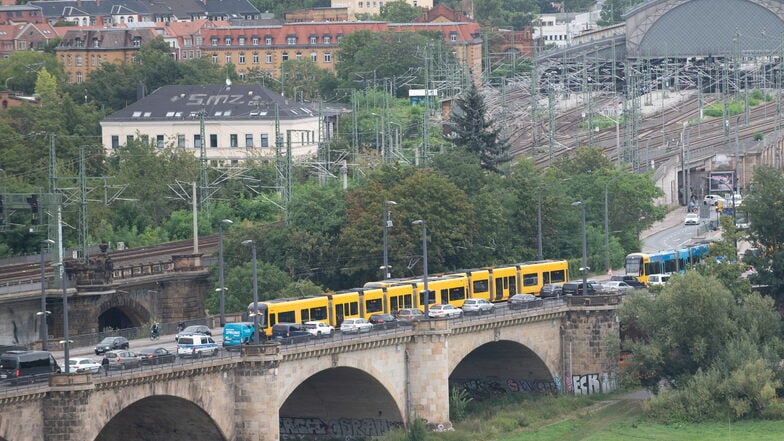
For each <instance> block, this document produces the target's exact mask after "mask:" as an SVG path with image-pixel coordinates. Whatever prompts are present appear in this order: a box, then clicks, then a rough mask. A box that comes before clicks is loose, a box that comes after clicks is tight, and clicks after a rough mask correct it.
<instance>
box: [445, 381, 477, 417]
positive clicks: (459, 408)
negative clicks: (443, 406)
mask: <svg viewBox="0 0 784 441" xmlns="http://www.w3.org/2000/svg"><path fill="white" fill-rule="evenodd" d="M472 400H473V398H471V396H470V395H469V394H468V391H467V390H465V389H462V388H457V387H454V388H452V391H451V392H450V393H449V416H450V418H451V419H452V421H453V422H455V423H457V422H460V421H462V420H463V419H464V418H465V416H466V408H467V407H468V403H470V402H471V401H472Z"/></svg>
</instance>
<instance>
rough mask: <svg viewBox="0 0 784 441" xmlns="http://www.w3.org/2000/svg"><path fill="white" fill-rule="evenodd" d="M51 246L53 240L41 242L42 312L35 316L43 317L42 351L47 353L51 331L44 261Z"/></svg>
mask: <svg viewBox="0 0 784 441" xmlns="http://www.w3.org/2000/svg"><path fill="white" fill-rule="evenodd" d="M50 245H54V241H53V240H52V239H46V240H42V241H41V311H39V312H36V313H35V315H37V316H39V317H41V350H42V351H45V350H46V348H47V347H48V346H49V329H48V328H47V326H48V324H47V323H46V319H47V318H48V316H49V314H51V313H50V312H49V311H47V310H46V261H45V260H44V249H45V248H48V247H49V246H50Z"/></svg>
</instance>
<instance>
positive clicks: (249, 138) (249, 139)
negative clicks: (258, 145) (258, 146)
mask: <svg viewBox="0 0 784 441" xmlns="http://www.w3.org/2000/svg"><path fill="white" fill-rule="evenodd" d="M245 148H249V149H250V148H253V134H252V133H246V134H245Z"/></svg>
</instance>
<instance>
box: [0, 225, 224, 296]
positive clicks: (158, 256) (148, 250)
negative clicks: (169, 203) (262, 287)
mask: <svg viewBox="0 0 784 441" xmlns="http://www.w3.org/2000/svg"><path fill="white" fill-rule="evenodd" d="M217 247H218V236H217V235H212V236H203V237H200V238H199V252H201V253H204V254H211V253H212V252H213V251H214V250H215V249H216V248H217ZM192 252H193V240H192V239H187V240H180V241H176V242H169V243H166V244H162V245H156V246H146V247H139V248H131V249H127V250H122V251H110V252H109V253H108V254H109V257H110V258H111V259H112V262H113V264H114V267H115V268H122V267H126V266H132V265H137V264H142V263H151V262H162V261H168V260H171V256H173V255H178V254H189V253H192ZM44 268H45V277H46V278H47V279H52V278H54V277H55V271H56V270H57V268H56V267H55V266H53V265H52V262H50V261H45V263H44ZM40 282H41V264H40V262H37V263H32V262H31V263H17V264H12V265H4V266H0V287H2V286H15V285H24V284H34V283H36V284H37V283H40Z"/></svg>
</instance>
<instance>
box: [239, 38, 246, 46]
mask: <svg viewBox="0 0 784 441" xmlns="http://www.w3.org/2000/svg"><path fill="white" fill-rule="evenodd" d="M238 43H239V45H240V46H245V37H240V38H239V41H238Z"/></svg>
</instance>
